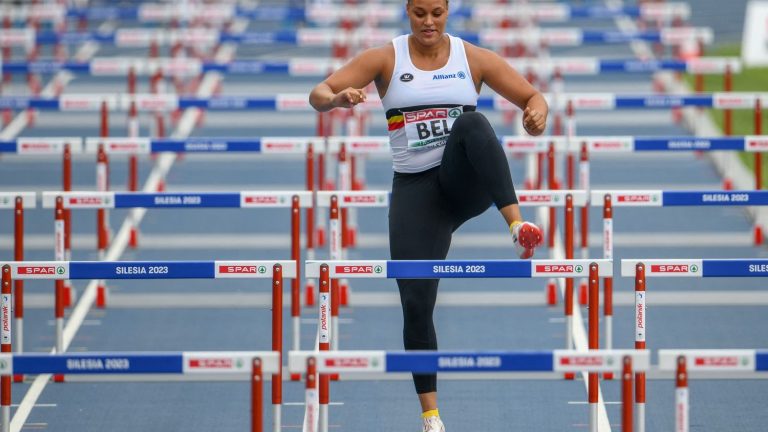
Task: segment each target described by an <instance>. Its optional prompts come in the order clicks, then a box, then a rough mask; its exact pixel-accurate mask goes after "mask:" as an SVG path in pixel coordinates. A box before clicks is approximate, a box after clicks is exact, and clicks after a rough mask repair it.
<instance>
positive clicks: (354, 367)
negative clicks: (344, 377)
mask: <svg viewBox="0 0 768 432" xmlns="http://www.w3.org/2000/svg"><path fill="white" fill-rule="evenodd" d="M317 371H318V372H329V373H340V372H345V373H346V372H384V371H386V360H385V353H384V352H380V351H374V352H371V353H367V352H362V353H357V352H354V351H353V352H351V353H334V354H330V355H323V356H322V357H319V358H318V359H317Z"/></svg>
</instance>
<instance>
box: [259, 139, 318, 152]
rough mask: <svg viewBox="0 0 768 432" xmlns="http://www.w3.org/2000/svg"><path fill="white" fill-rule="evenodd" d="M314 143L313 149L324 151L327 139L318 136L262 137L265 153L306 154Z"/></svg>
mask: <svg viewBox="0 0 768 432" xmlns="http://www.w3.org/2000/svg"><path fill="white" fill-rule="evenodd" d="M309 144H312V150H313V151H315V152H322V151H324V149H325V141H324V140H323V139H322V138H317V137H289V138H283V137H262V138H261V152H262V153H265V154H305V153H306V152H307V147H309Z"/></svg>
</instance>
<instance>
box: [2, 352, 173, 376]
mask: <svg viewBox="0 0 768 432" xmlns="http://www.w3.org/2000/svg"><path fill="white" fill-rule="evenodd" d="M13 368H14V372H15V373H19V374H43V373H57V374H68V375H69V374H88V375H92V374H137V373H141V374H145V373H165V374H177V373H181V355H179V354H173V353H164V354H138V353H135V354H134V353H125V354H123V353H84V354H69V353H64V354H57V355H55V356H51V355H50V354H21V355H16V356H14V364H13Z"/></svg>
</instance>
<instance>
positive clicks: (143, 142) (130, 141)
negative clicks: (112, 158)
mask: <svg viewBox="0 0 768 432" xmlns="http://www.w3.org/2000/svg"><path fill="white" fill-rule="evenodd" d="M99 145H103V146H104V152H106V153H107V154H126V155H134V154H136V155H138V154H149V153H151V151H152V144H151V140H150V139H149V138H138V137H137V138H131V137H116V138H98V137H88V138H86V139H85V151H86V153H96V152H98V150H99Z"/></svg>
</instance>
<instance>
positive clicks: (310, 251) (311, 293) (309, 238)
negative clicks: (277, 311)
mask: <svg viewBox="0 0 768 432" xmlns="http://www.w3.org/2000/svg"><path fill="white" fill-rule="evenodd" d="M306 175H307V190H308V191H310V192H311V193H312V205H311V206H310V207H309V208H307V212H306V215H307V225H306V230H307V232H306V248H307V259H308V260H313V259H315V206H316V205H317V200H316V198H315V151H314V148H313V147H312V143H311V142H310V143H309V144H308V145H307V174H306ZM304 295H305V297H304V305H305V306H307V307H310V306H314V305H315V281H314V280H313V279H310V278H307V285H306V288H305V290H304ZM294 349H295V350H298V346H294ZM292 377H293V375H292ZM297 379H298V378H297Z"/></svg>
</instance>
